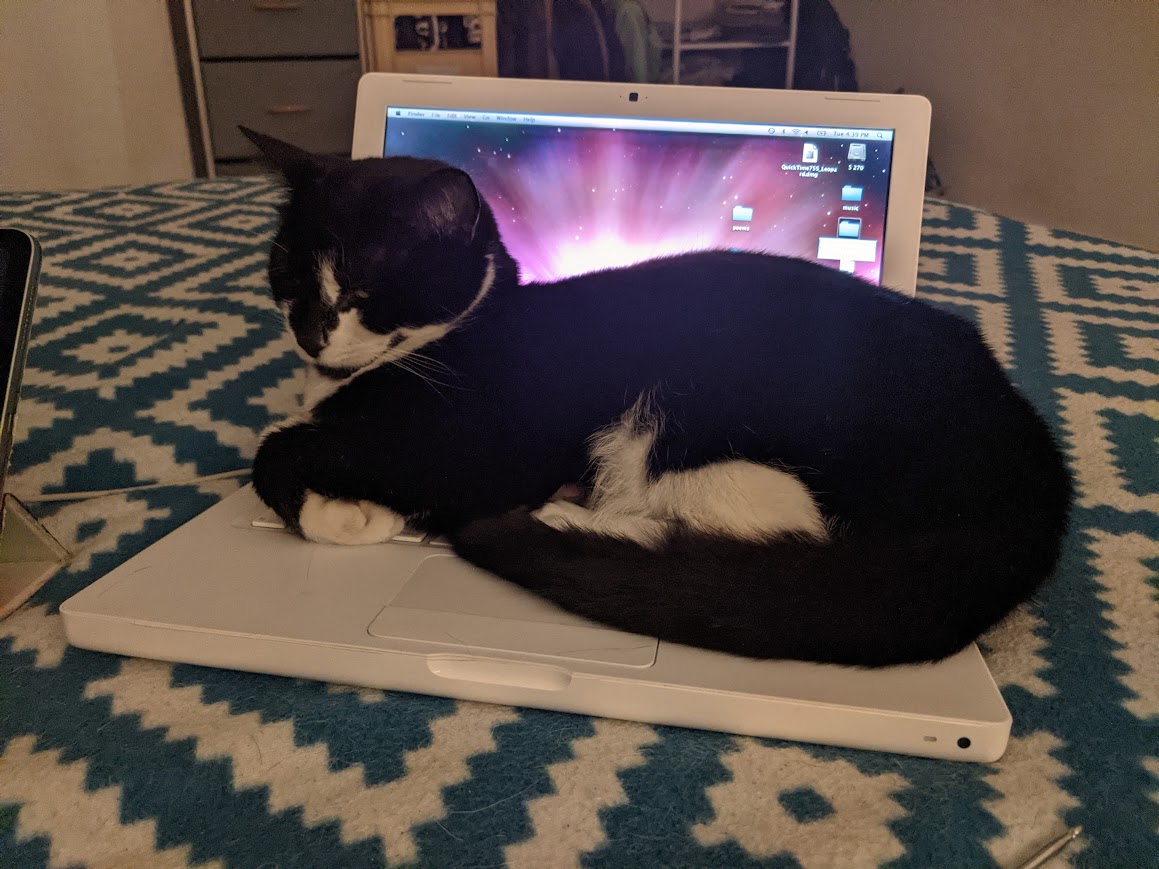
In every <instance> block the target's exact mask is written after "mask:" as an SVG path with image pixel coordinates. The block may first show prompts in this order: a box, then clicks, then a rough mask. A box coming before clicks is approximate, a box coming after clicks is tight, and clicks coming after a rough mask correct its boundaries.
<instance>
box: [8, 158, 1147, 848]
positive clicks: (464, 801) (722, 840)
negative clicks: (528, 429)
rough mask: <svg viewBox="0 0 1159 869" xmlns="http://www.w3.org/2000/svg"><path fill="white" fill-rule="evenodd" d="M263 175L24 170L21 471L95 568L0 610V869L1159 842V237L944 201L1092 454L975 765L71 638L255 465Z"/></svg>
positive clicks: (1035, 379)
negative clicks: (1000, 734) (998, 732)
mask: <svg viewBox="0 0 1159 869" xmlns="http://www.w3.org/2000/svg"><path fill="white" fill-rule="evenodd" d="M278 197H279V194H278V191H277V189H276V188H275V187H274V186H272V185H271V184H270V183H269V182H268V181H267V180H264V179H229V180H216V181H195V182H190V183H177V184H162V185H154V186H149V187H141V188H136V189H129V190H106V191H97V192H85V193H64V194H58V193H51V194H10V195H0V222H7V223H12V224H14V225H17V226H21V227H23V228H25V229H27V230H29V231H30V232H32V233H34V234H36V235H37V236H39V238H40V239H41V242H42V244H43V246H44V269H43V278H42V282H41V290H40V303H39V309H38V314H37V319H36V324H35V330H34V339H33V347H32V351H31V359H30V365H29V368H28V372H27V374H26V376H25V387H24V393H23V399H22V405H21V416H20V421H19V426H18V435H17V436H18V444H17V447H16V453H15V459H14V468H13V475H12V478H11V489H12V491H14V492H15V493H16V494H17V495H19V496H21V497H23V498H25V499H27V501H28V502H29V503H30V507H31V509H33V511H34V512H35V513H36V514H37V515H38V516H39V517H40V518H41V519H42V520H43V521H44V523H45V524H46V525H47V526H48V527H49V529H50V530H51V531H52V532H53V533H54V534H55V535H56V536H57V538H58V539H60V540H61V542H62V543H64V544H65V545H66V546H67V547H68V548H69V549H70V550H71V551H72V552H74V553H75V554H76V557H75V559H74V560H73V562H72V563H71V565H70V566H69V567H68V568H67V569H66V570H64V571H62V572H61V573H60V574H59V575H58V576H57V577H55V578H54V579H53V580H52V581H51V582H50V583H49V584H48V585H46V586H45V587H44V588H43V589H42V590H41V591H40V592H38V593H37V594H36V595H35V596H34V597H33V599H32V600H31V601H29V603H28V604H26V605H25V606H24V607H23V608H22V609H20V610H18V611H17V612H16V613H14V614H13V615H12V616H11V617H9V618H8V619H7V620H5V621H3V622H0V865H2V866H12V867H49V866H51V867H74V866H90V867H150V869H151V867H176V866H214V867H253V869H258V867H342V869H345V867H382V866H398V865H407V866H412V865H413V866H422V867H434V869H451V867H500V866H504V865H510V866H516V867H533V869H536V867H549V869H550V867H568V866H585V867H622V866H632V867H702V866H717V867H729V869H733V867H758V866H759V867H794V866H800V867H830V866H843V867H844V866H851V867H852V866H877V865H882V864H888V865H892V866H906V867H931V866H991V865H997V866H1003V867H1009V866H1016V865H1019V864H1020V862H1021V861H1023V860H1025V859H1027V858H1028V857H1029V856H1030V855H1031V854H1033V853H1034V852H1035V851H1036V850H1037V849H1038V848H1040V847H1041V846H1042V845H1043V844H1045V843H1046V842H1048V841H1050V840H1051V839H1053V838H1055V837H1056V836H1058V835H1059V834H1061V833H1062V832H1063V831H1064V830H1065V829H1066V828H1067V827H1068V826H1072V825H1075V824H1082V825H1083V826H1084V827H1085V830H1086V832H1085V834H1084V835H1083V837H1082V838H1081V839H1080V840H1079V841H1078V842H1077V843H1075V845H1074V846H1073V847H1072V848H1071V849H1069V850H1068V851H1067V852H1066V853H1065V856H1064V857H1062V858H1059V859H1056V860H1055V861H1054V863H1052V864H1050V865H1054V866H1062V865H1078V866H1091V867H1105V866H1122V867H1127V866H1159V584H1157V581H1156V571H1157V569H1159V256H1157V255H1155V254H1152V253H1146V252H1143V251H1139V250H1132V249H1129V248H1126V247H1122V246H1120V245H1116V244H1109V243H1106V242H1101V241H1097V240H1094V239H1088V238H1083V237H1080V236H1077V235H1073V234H1071V233H1067V232H1060V231H1054V230H1049V229H1045V228H1040V227H1035V226H1028V225H1025V224H1022V223H1018V222H1015V221H1011V220H1007V219H1003V218H999V217H996V216H994V215H991V214H988V213H985V212H981V211H976V210H973V209H969V208H965V207H961V206H957V205H953V204H949V203H946V202H943V201H940V200H930V201H929V202H927V205H926V211H925V228H924V240H923V246H922V259H921V274H920V280H919V288H920V289H919V291H920V294H921V295H922V296H923V297H925V298H927V299H930V300H932V301H934V302H935V303H937V304H939V305H944V306H946V307H948V308H952V309H954V310H956V311H960V312H962V313H964V314H966V315H967V316H969V317H972V318H974V319H975V320H976V321H977V322H979V323H980V324H981V326H982V328H983V329H984V330H985V333H986V335H987V336H988V338H989V340H990V342H991V343H992V346H993V347H994V348H995V350H996V352H997V353H998V355H999V356H1000V358H1001V360H1002V362H1003V363H1004V364H1005V365H1006V366H1007V367H1008V368H1009V370H1010V372H1011V375H1012V376H1013V378H1014V380H1015V381H1016V382H1017V383H1018V384H1019V385H1020V386H1021V388H1022V389H1023V390H1024V391H1025V392H1026V394H1027V395H1028V396H1029V397H1030V398H1031V399H1032V400H1033V401H1034V403H1035V404H1036V405H1037V406H1038V407H1039V408H1040V409H1041V411H1042V412H1043V413H1044V414H1045V416H1046V417H1047V419H1048V420H1049V421H1050V422H1051V424H1052V425H1053V426H1054V427H1055V428H1056V430H1057V431H1058V432H1059V433H1060V434H1061V435H1062V438H1063V440H1064V443H1065V445H1066V448H1067V450H1068V453H1069V455H1070V459H1071V462H1072V466H1073V468H1074V471H1075V473H1076V476H1077V481H1078V504H1077V508H1076V510H1075V514H1074V527H1073V531H1072V533H1071V534H1070V536H1069V539H1068V541H1067V544H1066V547H1065V554H1064V556H1063V560H1062V565H1061V569H1060V573H1059V576H1058V579H1057V581H1056V582H1054V584H1052V585H1051V586H1049V587H1048V588H1047V589H1046V590H1045V591H1043V592H1042V594H1041V595H1040V596H1039V597H1038V598H1037V599H1036V600H1035V601H1033V602H1032V604H1031V605H1029V606H1027V607H1025V608H1024V609H1022V610H1020V611H1019V612H1017V613H1016V614H1015V615H1014V616H1013V617H1012V618H1011V619H1010V620H1009V621H1007V622H1006V623H1005V624H1003V625H1002V626H1001V627H999V628H998V629H997V630H995V631H994V632H993V633H992V634H991V635H989V636H988V637H987V638H986V640H985V644H984V645H985V652H986V655H987V658H988V661H989V664H990V667H991V669H992V671H993V673H994V676H995V678H996V679H997V680H998V682H999V683H1000V686H1001V689H1002V692H1003V695H1004V696H1005V698H1006V702H1007V704H1008V705H1009V707H1010V710H1011V712H1012V713H1013V716H1014V730H1013V734H1012V737H1011V740H1010V746H1009V749H1008V751H1007V753H1006V755H1005V757H1003V758H1002V759H1001V760H1000V761H998V762H997V763H993V764H957V763H949V762H939V761H933V760H923V759H917V758H906V757H899V756H893V755H886V754H875V753H870V752H862V751H853V750H841V749H835V748H826V747H817V746H810V745H803V744H794V743H788V742H781V741H777V740H764V739H748V738H738V737H732V736H727V735H723V734H717V733H705V732H697V731H691V730H683V729H679V728H672V727H651V726H646V725H641V724H634V723H626V722H620V721H606V720H599V719H593V718H588V717H584V716H576V715H568V714H563V713H554V712H543V711H537V710H528V709H512V708H507V707H501V706H491V705H486V704H479V703H470V702H456V701H453V700H447V699H440V698H435V697H423V696H417V695H411V694H404V693H396V692H383V691H377V690H365V689H355V688H348V687H343V686H335V685H324V684H319V683H314V682H307V681H301V680H294V679H286V678H278V677H269V676H259V675H253V674H245V673H234V672H228V671H223V670H213V669H207V668H202V667H194V666H180V665H171V664H164V663H158V662H152V661H143V660H130V659H125V658H121V657H118V656H115V655H105V654H98V653H94V652H86V651H81V650H78V649H72V648H69V647H68V646H67V645H66V643H65V641H64V636H63V632H62V630H61V624H60V616H59V615H58V613H57V608H58V606H59V604H60V602H61V601H63V600H64V599H65V598H67V597H68V596H70V595H71V594H73V593H74V592H76V591H77V590H79V589H81V588H83V587H84V586H86V585H87V584H89V583H91V582H92V581H94V580H95V579H97V578H99V577H100V576H101V575H103V574H104V573H105V572H107V571H108V570H110V569H112V568H113V567H115V566H116V565H118V564H120V563H121V562H123V561H125V560H126V559H127V558H129V557H130V556H131V555H133V554H134V553H136V552H139V551H140V550H141V549H143V548H144V547H145V546H146V545H148V544H149V543H150V542H152V541H154V540H156V539H158V538H159V537H161V536H162V535H164V534H165V533H167V532H169V531H171V530H172V529H174V528H175V527H177V526H178V525H179V524H180V523H182V522H185V521H186V520H188V519H189V518H191V517H192V516H194V515H196V514H197V513H199V512H200V511H202V510H204V509H205V508H207V507H208V506H210V505H211V504H212V503H213V502H214V501H215V500H217V499H218V498H220V497H222V496H223V495H225V494H227V493H228V492H230V491H232V490H233V489H234V488H235V487H236V486H237V485H239V484H240V482H241V481H242V480H244V478H239V479H238V480H217V481H213V482H210V483H202V484H199V485H184V486H172V487H164V488H155V489H148V490H144V491H137V492H132V493H121V494H113V495H108V496H105V497H101V498H95V499H89V500H77V501H56V502H53V501H48V502H45V501H37V498H38V497H39V496H43V495H46V494H51V493H61V492H80V491H90V490H106V489H116V488H121V487H128V486H135V485H139V484H143V483H150V482H173V481H181V480H188V479H190V478H193V477H199V476H202V475H207V474H213V473H217V472H222V471H230V470H234V469H238V468H244V467H246V466H247V465H248V463H249V462H250V461H251V460H252V458H253V454H254V449H255V445H256V442H257V435H258V433H259V432H260V431H261V430H262V429H263V428H264V427H265V426H266V425H268V424H269V423H270V422H272V421H274V420H276V419H278V418H279V417H281V416H282V415H283V414H285V413H287V412H288V411H289V410H290V409H291V408H292V406H293V404H294V402H295V400H296V396H297V393H298V391H299V389H300V387H301V384H302V379H301V372H300V370H299V363H298V362H297V360H296V357H295V356H294V354H293V353H292V352H291V351H290V348H289V345H288V343H287V340H286V338H285V337H284V335H283V334H282V330H281V319H280V317H279V316H278V315H277V314H276V312H275V310H274V308H273V305H272V304H271V303H270V301H269V300H268V298H267V295H266V292H267V290H266V286H265V260H266V253H267V246H268V242H269V238H270V235H271V232H272V230H273V226H274V205H275V203H276V202H277V200H278Z"/></svg>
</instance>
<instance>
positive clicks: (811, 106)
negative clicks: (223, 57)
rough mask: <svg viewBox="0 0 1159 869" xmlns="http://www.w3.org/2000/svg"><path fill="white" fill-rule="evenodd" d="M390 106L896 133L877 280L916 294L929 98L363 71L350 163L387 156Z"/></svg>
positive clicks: (906, 95) (900, 95)
mask: <svg viewBox="0 0 1159 869" xmlns="http://www.w3.org/2000/svg"><path fill="white" fill-rule="evenodd" d="M633 93H634V94H636V95H637V97H636V100H634V101H632V100H630V98H629V95H630V94H633ZM390 105H395V106H414V107H423V108H432V109H463V110H468V111H471V110H473V111H491V112H529V113H550V114H572V115H595V116H604V117H635V118H669V119H673V118H679V119H687V120H701V121H731V122H736V123H758V124H778V125H780V124H800V125H801V126H809V125H815V126H836V127H865V128H872V129H883V130H885V129H889V130H893V131H894V137H893V152H892V165H891V167H890V185H889V201H888V203H887V205H886V214H887V217H886V225H885V239H884V241H883V246H882V273H881V284H882V286H886V287H891V288H893V289H895V290H899V291H901V292H904V293H907V294H909V295H914V294H915V292H916V288H917V271H918V246H919V243H920V241H921V227H922V203H923V200H924V197H925V181H926V152H927V148H928V145H929V134H930V103H929V101H928V100H926V98H925V97H921V96H914V95H910V94H862V93H833V92H821V91H780V90H756V89H752V88H719V87H690V86H681V85H640V84H618V83H612V84H609V83H606V82H576V81H540V80H536V79H494V78H481V77H454V76H427V75H408V74H400V73H367V74H366V75H364V76H363V77H362V79H361V81H360V82H359V84H358V105H357V110H356V112H355V118H354V145H353V148H352V149H351V155H352V156H353V157H354V159H361V158H364V157H381V156H382V153H383V145H384V142H385V138H386V111H387V107H388V106H390Z"/></svg>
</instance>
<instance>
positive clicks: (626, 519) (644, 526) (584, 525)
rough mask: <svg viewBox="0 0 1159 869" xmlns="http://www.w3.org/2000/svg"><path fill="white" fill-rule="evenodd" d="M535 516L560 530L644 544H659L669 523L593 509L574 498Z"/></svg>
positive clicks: (542, 509) (545, 507)
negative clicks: (574, 501) (582, 532)
mask: <svg viewBox="0 0 1159 869" xmlns="http://www.w3.org/2000/svg"><path fill="white" fill-rule="evenodd" d="M532 515H533V516H535V518H536V519H538V520H539V521H540V522H543V523H544V524H545V525H550V526H551V527H552V528H557V529H559V530H560V531H566V530H569V529H571V530H575V531H586V532H588V533H589V534H603V535H605V536H608V537H622V538H625V539H627V540H634V541H636V542H637V543H640V544H643V545H644V546H654V545H656V544H658V543H660V542H661V541H662V540H663V539H664V535H665V534H666V533H667V532H668V528H669V526H668V523H666V522H662V521H660V520H659V519H653V518H651V517H649V516H638V515H632V514H629V513H614V512H612V511H610V510H591V509H588V508H587V507H582V506H580V505H579V504H574V503H572V502H571V501H550V502H548V503H547V504H544V505H543V506H542V507H540V508H539V509H538V510H536V511H535V512H534V513H533V514H532Z"/></svg>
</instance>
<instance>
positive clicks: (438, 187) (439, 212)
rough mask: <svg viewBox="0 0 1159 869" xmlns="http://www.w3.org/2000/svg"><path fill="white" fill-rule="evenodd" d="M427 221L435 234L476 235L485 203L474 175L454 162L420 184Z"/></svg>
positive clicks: (421, 207)
mask: <svg viewBox="0 0 1159 869" xmlns="http://www.w3.org/2000/svg"><path fill="white" fill-rule="evenodd" d="M418 199H419V208H420V209H421V212H420V213H421V214H422V218H423V222H424V223H425V225H426V226H427V228H428V229H429V231H430V232H431V234H433V235H440V236H454V235H465V236H466V237H467V238H468V239H470V238H473V237H474V236H475V228H476V227H477V226H478V224H479V212H480V210H481V209H482V204H481V203H480V201H479V191H478V190H476V189H475V182H473V181H472V180H471V176H470V175H468V174H467V173H466V172H463V171H462V170H460V169H455V168H453V167H451V166H448V167H446V168H445V169H438V170H436V171H434V172H432V173H431V174H430V175H428V176H427V177H426V178H424V179H423V181H422V184H421V185H420V187H419V196H418Z"/></svg>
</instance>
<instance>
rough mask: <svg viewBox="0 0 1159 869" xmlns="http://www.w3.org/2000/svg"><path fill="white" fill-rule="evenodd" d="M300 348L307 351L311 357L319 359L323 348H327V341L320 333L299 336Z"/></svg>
mask: <svg viewBox="0 0 1159 869" xmlns="http://www.w3.org/2000/svg"><path fill="white" fill-rule="evenodd" d="M298 346H299V347H301V348H302V349H303V350H305V351H306V353H307V354H308V355H309V356H312V357H314V358H315V359H317V358H318V354H319V353H321V352H322V348H323V347H325V346H326V339H325V338H324V337H323V336H322V335H321V334H320V333H313V334H308V335H299V336H298Z"/></svg>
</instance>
